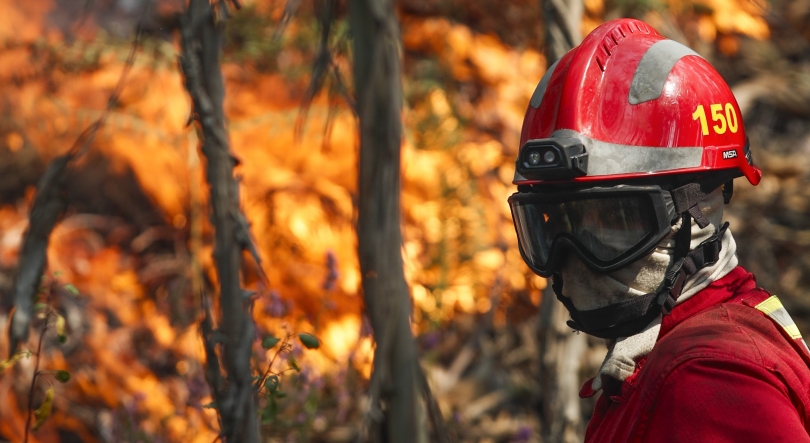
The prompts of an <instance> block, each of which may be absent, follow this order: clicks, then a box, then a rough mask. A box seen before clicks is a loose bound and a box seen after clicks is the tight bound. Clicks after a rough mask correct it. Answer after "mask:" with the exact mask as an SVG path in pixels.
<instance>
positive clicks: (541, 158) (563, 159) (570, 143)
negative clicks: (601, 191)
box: [516, 138, 588, 180]
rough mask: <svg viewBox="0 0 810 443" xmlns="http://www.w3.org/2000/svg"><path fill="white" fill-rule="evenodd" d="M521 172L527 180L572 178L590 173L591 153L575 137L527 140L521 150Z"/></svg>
mask: <svg viewBox="0 0 810 443" xmlns="http://www.w3.org/2000/svg"><path fill="white" fill-rule="evenodd" d="M516 168H517V172H518V174H520V175H522V176H523V177H525V178H527V179H534V180H549V179H571V178H576V177H582V176H584V175H587V173H588V152H587V151H586V150H585V146H584V145H583V144H582V142H581V141H579V140H577V139H575V138H543V139H535V140H529V141H527V142H526V143H525V144H524V145H523V147H522V148H521V149H520V154H519V155H518V160H517V165H516Z"/></svg>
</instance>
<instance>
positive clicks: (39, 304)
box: [34, 303, 48, 312]
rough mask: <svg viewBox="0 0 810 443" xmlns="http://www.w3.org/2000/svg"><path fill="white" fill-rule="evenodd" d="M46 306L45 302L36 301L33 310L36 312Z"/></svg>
mask: <svg viewBox="0 0 810 443" xmlns="http://www.w3.org/2000/svg"><path fill="white" fill-rule="evenodd" d="M47 308H48V305H47V304H45V303H37V304H35V305H34V312H37V311H39V310H42V309H47Z"/></svg>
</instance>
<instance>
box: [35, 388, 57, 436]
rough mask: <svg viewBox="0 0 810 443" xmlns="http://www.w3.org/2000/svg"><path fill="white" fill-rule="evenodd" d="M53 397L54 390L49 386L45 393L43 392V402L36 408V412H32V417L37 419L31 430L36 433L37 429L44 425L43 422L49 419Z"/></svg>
mask: <svg viewBox="0 0 810 443" xmlns="http://www.w3.org/2000/svg"><path fill="white" fill-rule="evenodd" d="M53 395H54V390H53V386H51V387H50V388H48V390H47V391H45V400H43V401H42V404H41V405H40V406H39V407H38V408H37V410H36V411H34V417H35V418H36V419H37V421H36V422H35V423H34V427H33V428H31V429H32V430H34V431H36V430H37V429H39V427H40V426H42V424H43V423H45V420H47V419H48V417H50V415H51V409H52V408H53Z"/></svg>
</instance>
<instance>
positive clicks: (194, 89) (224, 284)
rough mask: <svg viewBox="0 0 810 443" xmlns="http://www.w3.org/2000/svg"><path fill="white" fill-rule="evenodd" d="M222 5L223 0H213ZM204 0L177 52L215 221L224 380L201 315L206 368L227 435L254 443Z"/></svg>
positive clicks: (192, 6)
mask: <svg viewBox="0 0 810 443" xmlns="http://www.w3.org/2000/svg"><path fill="white" fill-rule="evenodd" d="M220 5H222V3H220ZM215 12H216V11H215V10H214V8H213V6H212V5H211V4H210V3H209V2H208V0H191V1H190V2H189V7H188V11H187V14H186V15H185V16H184V17H183V18H182V23H181V37H182V57H181V60H180V63H181V66H182V69H183V74H184V75H185V80H186V89H188V91H189V94H190V95H191V98H192V101H193V104H194V111H195V113H196V114H197V115H196V118H197V119H198V121H199V124H200V127H201V129H202V147H201V148H202V153H203V154H204V155H205V158H206V161H207V164H206V178H207V180H208V184H209V186H210V191H211V207H212V210H213V214H212V220H211V221H212V224H213V225H214V228H215V237H214V261H215V262H216V267H217V276H218V278H219V306H220V310H221V317H220V332H221V337H222V346H221V349H222V353H223V355H222V357H223V358H222V361H223V363H224V370H225V371H224V372H225V377H226V379H227V381H226V382H225V381H223V380H221V378H222V375H221V374H220V370H219V365H218V357H217V355H216V352H215V350H216V343H217V339H216V338H215V337H214V336H215V335H216V334H214V333H213V331H212V330H211V328H212V326H211V319H210V318H207V319H206V324H204V325H203V329H204V331H203V334H204V339H205V342H206V358H207V360H208V362H207V363H208V368H209V369H208V371H207V374H206V377H207V379H208V383H209V385H210V386H211V390H212V392H213V397H214V399H215V404H216V408H217V411H218V413H219V417H220V422H221V426H222V430H221V432H222V438H223V440H224V441H225V442H227V443H237V442H239V443H243V442H244V443H258V441H259V427H258V420H257V416H256V404H255V400H254V392H253V386H252V379H251V368H250V353H251V344H252V341H253V337H254V327H253V321H252V318H251V317H250V314H249V310H248V306H247V300H246V299H245V297H243V295H242V290H241V286H240V280H239V271H240V266H241V254H242V250H243V249H245V248H247V247H249V245H248V241H249V240H248V238H249V237H248V236H247V233H246V232H245V229H246V227H245V223H244V216H243V215H242V212H241V210H240V208H239V196H238V185H237V182H236V179H235V178H234V176H233V168H234V166H235V163H236V162H235V159H234V157H233V156H232V155H231V153H230V146H229V144H230V143H229V140H228V133H227V131H226V129H225V115H224V112H223V108H222V101H223V99H224V96H225V88H224V83H223V80H222V72H221V70H220V65H219V54H220V49H221V43H222V23H217V21H216V17H215Z"/></svg>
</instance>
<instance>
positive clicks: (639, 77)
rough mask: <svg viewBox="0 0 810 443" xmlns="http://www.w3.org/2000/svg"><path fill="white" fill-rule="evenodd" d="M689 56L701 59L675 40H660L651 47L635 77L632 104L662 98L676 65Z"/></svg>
mask: <svg viewBox="0 0 810 443" xmlns="http://www.w3.org/2000/svg"><path fill="white" fill-rule="evenodd" d="M687 55H696V56H698V57H700V54H698V53H697V52H695V51H693V50H691V49H689V48H688V47H686V46H684V45H682V44H680V43H678V42H676V41H673V40H660V41H658V42H656V43H654V44H653V45H652V46H650V47H649V49H647V52H646V53H644V56H643V57H641V61H640V62H639V63H638V67H637V68H636V73H635V75H633V82H632V83H631V84H630V96H629V100H630V104H631V105H637V104H639V103H644V102H646V101H650V100H655V99H656V98H658V97H660V96H661V94H662V93H663V92H664V83H666V81H667V77H669V73H670V72H671V71H672V68H673V67H674V66H675V63H677V62H678V60H680V59H681V58H683V57H686V56H687Z"/></svg>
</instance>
